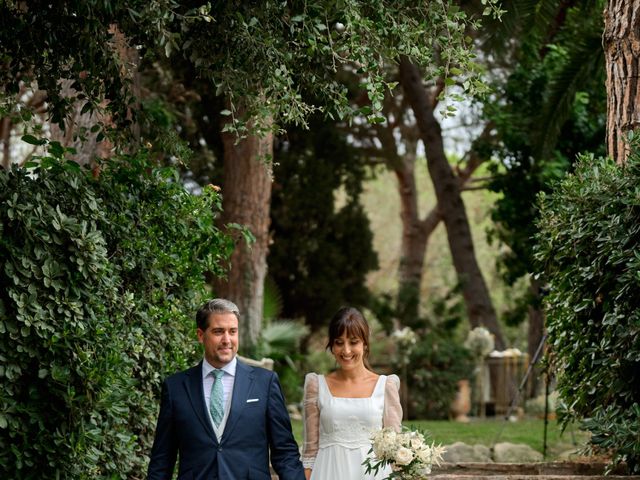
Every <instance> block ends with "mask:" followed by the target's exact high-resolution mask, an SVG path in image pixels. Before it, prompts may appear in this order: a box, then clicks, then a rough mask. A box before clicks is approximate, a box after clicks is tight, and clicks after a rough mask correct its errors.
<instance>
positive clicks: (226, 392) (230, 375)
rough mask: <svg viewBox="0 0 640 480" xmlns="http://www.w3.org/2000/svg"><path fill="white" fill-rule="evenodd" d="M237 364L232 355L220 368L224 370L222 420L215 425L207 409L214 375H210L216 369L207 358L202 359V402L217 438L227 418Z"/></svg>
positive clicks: (220, 434) (219, 436) (220, 436)
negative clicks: (231, 358)
mask: <svg viewBox="0 0 640 480" xmlns="http://www.w3.org/2000/svg"><path fill="white" fill-rule="evenodd" d="M237 364H238V360H237V359H236V357H233V360H231V361H230V362H229V363H227V364H226V365H225V366H224V367H222V368H221V369H220V370H222V371H223V372H224V375H222V395H223V397H222V398H223V399H224V416H223V417H222V421H221V422H220V425H218V426H216V424H215V422H214V421H213V418H212V417H211V412H210V411H209V401H210V398H211V386H212V385H213V381H214V376H213V375H211V372H212V371H213V370H216V368H215V367H213V366H212V365H211V364H210V363H209V362H207V359H206V358H204V359H203V360H202V390H203V392H204V404H205V406H206V407H207V415H208V416H209V421H210V422H211V425H212V426H213V430H214V432H216V437H218V440H220V438H222V434H223V433H224V427H225V425H226V424H227V418H229V411H230V410H231V397H232V396H233V382H234V381H235V378H236V366H237Z"/></svg>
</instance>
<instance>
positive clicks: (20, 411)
mask: <svg viewBox="0 0 640 480" xmlns="http://www.w3.org/2000/svg"><path fill="white" fill-rule="evenodd" d="M49 152H50V155H49V156H48V157H45V158H42V159H40V162H39V164H38V165H30V166H29V168H26V169H25V168H16V169H13V170H11V171H4V170H0V259H1V260H0V261H1V264H0V284H1V285H2V289H0V333H2V336H1V337H0V362H1V363H0V379H2V389H0V477H2V478H14V479H18V478H25V479H26V478H34V479H36V478H37V479H39V478H63V479H64V478H69V479H71V478H73V479H94V478H110V479H117V478H131V477H138V478H140V477H142V476H143V475H144V470H145V468H146V462H147V457H146V453H147V452H148V451H149V448H150V443H151V441H152V436H153V430H154V426H155V416H156V413H157V403H158V398H159V388H160V382H161V379H162V378H163V377H164V376H165V375H166V374H167V373H170V372H173V371H175V370H176V369H179V368H182V367H185V366H186V365H188V364H190V363H191V362H192V361H193V360H194V357H195V355H196V349H195V345H194V342H193V340H192V339H193V329H194V326H193V320H192V317H193V312H194V311H195V309H196V305H197V304H198V303H199V301H200V300H201V297H202V294H203V293H204V273H205V272H207V271H212V272H214V273H218V274H219V273H220V268H221V265H222V263H223V260H224V259H225V257H226V255H227V254H228V250H229V247H230V244H229V242H228V240H227V238H226V237H225V236H223V235H222V234H221V233H220V232H219V231H218V230H217V229H216V228H215V227H214V224H213V216H214V213H215V211H217V210H219V207H220V204H219V198H218V197H217V195H216V194H215V192H213V191H207V192H206V193H205V194H204V195H202V196H197V197H196V196H194V195H190V194H189V193H188V192H186V191H185V190H184V188H183V187H182V186H181V185H180V184H179V183H177V182H176V181H175V177H174V173H173V171H172V170H170V169H156V168H153V167H152V165H151V164H150V163H149V162H148V161H147V159H146V156H145V154H144V153H140V154H138V155H136V156H133V157H124V158H120V159H118V160H114V161H111V162H108V163H106V164H104V165H103V166H102V169H101V174H100V177H99V178H98V179H95V178H93V177H92V176H91V175H90V174H89V173H88V172H87V171H84V170H83V169H81V168H80V167H79V166H78V165H76V164H75V163H72V162H68V161H66V160H64V158H63V157H64V154H65V150H64V149H63V148H62V147H61V146H60V145H59V144H57V143H52V144H51V145H49Z"/></svg>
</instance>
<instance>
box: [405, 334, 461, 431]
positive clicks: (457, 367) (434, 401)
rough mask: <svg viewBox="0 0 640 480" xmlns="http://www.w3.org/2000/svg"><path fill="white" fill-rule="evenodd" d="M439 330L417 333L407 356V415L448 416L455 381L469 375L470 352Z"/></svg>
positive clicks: (422, 416) (431, 417) (424, 416)
mask: <svg viewBox="0 0 640 480" xmlns="http://www.w3.org/2000/svg"><path fill="white" fill-rule="evenodd" d="M440 330H441V329H436V330H434V331H429V332H427V333H425V334H423V335H419V340H418V343H417V344H416V345H415V347H414V349H413V351H412V353H411V355H410V358H409V367H408V374H407V383H408V387H409V399H410V405H409V415H410V418H422V419H446V418H448V416H449V407H450V405H451V402H452V401H453V398H454V397H455V394H456V391H457V382H458V380H461V379H463V378H467V379H468V378H471V373H472V371H473V361H472V357H471V354H470V353H469V351H468V350H467V349H466V348H465V347H464V346H463V345H461V344H460V343H457V342H456V341H455V340H454V339H453V338H452V337H451V335H450V333H449V332H442V331H440ZM399 368H400V369H399V370H398V371H399V372H400V371H402V370H401V369H402V367H399Z"/></svg>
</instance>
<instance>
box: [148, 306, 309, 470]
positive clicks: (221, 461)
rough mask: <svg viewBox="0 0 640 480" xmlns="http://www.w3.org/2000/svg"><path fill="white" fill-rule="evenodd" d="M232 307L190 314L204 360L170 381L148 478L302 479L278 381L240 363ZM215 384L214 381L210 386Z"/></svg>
mask: <svg viewBox="0 0 640 480" xmlns="http://www.w3.org/2000/svg"><path fill="white" fill-rule="evenodd" d="M239 315H240V314H239V311H238V307H236V305H235V304H234V303H232V302H230V301H228V300H224V299H214V300H211V301H209V302H207V303H206V304H204V305H203V306H202V307H201V308H200V310H198V313H197V314H196V324H197V327H198V328H197V334H198V341H199V342H200V343H201V344H202V345H203V347H204V359H203V360H202V362H200V363H199V364H198V365H196V366H195V367H193V368H190V369H189V370H186V371H184V372H180V373H177V374H175V375H172V376H170V377H168V378H167V379H166V380H165V381H164V384H163V386H162V401H161V404H160V414H159V416H158V425H157V427H156V436H155V441H154V443H153V449H152V450H151V461H150V462H149V471H148V477H147V478H148V480H170V479H171V478H172V475H173V469H174V466H175V463H176V457H179V467H178V480H187V479H188V480H200V479H201V480H205V479H206V480H213V479H217V480H240V479H259V480H271V475H270V471H269V461H271V464H272V465H273V467H274V469H275V471H276V473H277V474H278V476H279V478H280V480H304V478H305V477H304V471H303V469H302V464H301V463H300V456H299V452H298V445H297V444H296V442H295V440H294V438H293V434H292V433H291V421H290V419H289V414H288V413H287V409H286V407H285V402H284V397H283V396H282V391H281V388H280V383H279V381H278V377H277V375H276V374H275V373H274V372H271V371H269V370H265V369H262V368H254V367H250V366H248V365H245V364H243V363H242V362H240V361H238V359H237V358H236V353H237V352H238V319H239ZM216 382H219V383H218V384H217V385H216Z"/></svg>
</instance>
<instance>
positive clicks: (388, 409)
mask: <svg viewBox="0 0 640 480" xmlns="http://www.w3.org/2000/svg"><path fill="white" fill-rule="evenodd" d="M382 426H383V427H393V428H394V430H396V431H397V432H399V431H400V430H401V428H402V405H401V404H400V378H398V376H397V375H389V376H388V377H387V382H386V384H385V386H384V412H383V413H382Z"/></svg>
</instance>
